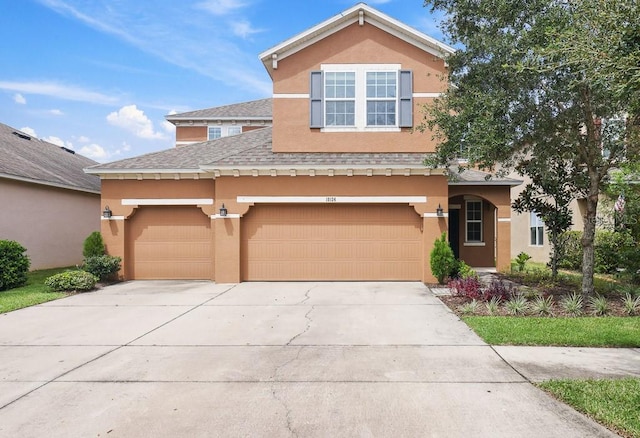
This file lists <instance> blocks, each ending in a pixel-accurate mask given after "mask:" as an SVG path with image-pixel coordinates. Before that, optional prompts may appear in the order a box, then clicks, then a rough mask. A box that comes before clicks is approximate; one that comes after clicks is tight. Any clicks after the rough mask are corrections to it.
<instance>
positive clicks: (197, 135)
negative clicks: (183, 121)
mask: <svg viewBox="0 0 640 438" xmlns="http://www.w3.org/2000/svg"><path fill="white" fill-rule="evenodd" d="M176 141H207V127H206V126H178V127H176Z"/></svg>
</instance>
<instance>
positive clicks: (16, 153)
mask: <svg viewBox="0 0 640 438" xmlns="http://www.w3.org/2000/svg"><path fill="white" fill-rule="evenodd" d="M95 164H97V163H96V162H95V161H93V160H91V159H89V158H86V157H83V156H82V155H78V154H76V153H71V152H68V151H67V150H64V149H62V148H61V147H59V146H56V145H54V144H51V143H48V142H46V141H43V140H39V139H37V138H33V137H31V136H29V135H27V134H24V133H22V132H20V131H19V130H17V129H14V128H12V127H10V126H7V125H4V124H2V123H0V177H3V178H9V179H17V180H26V181H31V182H34V183H36V184H45V185H53V186H57V187H63V188H69V189H73V190H81V191H88V192H94V193H100V178H97V177H95V176H94V175H87V174H86V173H84V171H83V168H85V167H88V166H92V165H95Z"/></svg>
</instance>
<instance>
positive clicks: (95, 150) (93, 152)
mask: <svg viewBox="0 0 640 438" xmlns="http://www.w3.org/2000/svg"><path fill="white" fill-rule="evenodd" d="M78 152H79V153H80V154H81V155H84V156H85V157H87V158H91V159H92V160H95V161H100V160H105V159H107V158H108V157H109V154H108V153H107V151H106V150H105V149H104V148H103V147H102V146H100V145H99V144H95V143H92V144H89V145H86V146H82V148H80V150H79V151H78Z"/></svg>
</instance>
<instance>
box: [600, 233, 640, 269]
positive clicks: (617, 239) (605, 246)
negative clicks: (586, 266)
mask: <svg viewBox="0 0 640 438" xmlns="http://www.w3.org/2000/svg"><path fill="white" fill-rule="evenodd" d="M594 244H595V248H594V250H595V266H594V268H595V271H596V272H598V273H600V274H613V273H615V272H616V270H617V269H618V268H621V267H623V266H624V265H625V261H624V257H623V255H624V254H625V253H626V252H627V251H628V250H629V249H631V248H634V247H635V242H634V240H633V237H632V236H631V234H629V233H627V232H622V231H604V230H598V231H596V240H595V243H594Z"/></svg>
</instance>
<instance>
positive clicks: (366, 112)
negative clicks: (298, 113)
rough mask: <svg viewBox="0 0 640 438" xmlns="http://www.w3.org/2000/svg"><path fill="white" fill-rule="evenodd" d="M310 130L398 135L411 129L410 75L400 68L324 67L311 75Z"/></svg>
mask: <svg viewBox="0 0 640 438" xmlns="http://www.w3.org/2000/svg"><path fill="white" fill-rule="evenodd" d="M309 97H310V107H311V110H310V112H311V117H310V119H311V122H310V126H311V127H312V128H323V129H324V130H326V131H332V130H337V131H399V130H400V128H404V127H412V126H413V108H412V106H413V100H412V99H413V74H412V72H411V70H401V69H400V65H399V64H327V65H323V66H322V70H320V71H312V72H311V85H310V93H309Z"/></svg>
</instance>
